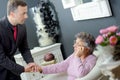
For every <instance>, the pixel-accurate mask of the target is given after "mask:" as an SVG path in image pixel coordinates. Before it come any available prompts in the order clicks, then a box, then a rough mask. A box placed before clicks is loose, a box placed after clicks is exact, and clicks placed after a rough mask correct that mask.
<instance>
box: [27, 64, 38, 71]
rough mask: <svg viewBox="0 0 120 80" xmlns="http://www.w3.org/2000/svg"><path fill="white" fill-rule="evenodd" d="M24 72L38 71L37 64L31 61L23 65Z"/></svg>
mask: <svg viewBox="0 0 120 80" xmlns="http://www.w3.org/2000/svg"><path fill="white" fill-rule="evenodd" d="M25 72H39V66H38V65H37V64H36V63H34V62H32V63H29V64H28V65H27V66H26V67H25Z"/></svg>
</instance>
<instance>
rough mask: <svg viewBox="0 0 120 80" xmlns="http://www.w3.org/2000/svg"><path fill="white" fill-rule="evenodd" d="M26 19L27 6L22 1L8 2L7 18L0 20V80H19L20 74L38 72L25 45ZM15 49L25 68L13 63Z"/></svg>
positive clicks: (10, 0) (12, 0)
mask: <svg viewBox="0 0 120 80" xmlns="http://www.w3.org/2000/svg"><path fill="white" fill-rule="evenodd" d="M27 18H28V16H27V4H26V3H25V2H24V1H22V0H8V4H7V16H6V17H4V18H2V19H1V20H0V80H20V74H21V73H22V72H31V71H38V70H39V69H38V66H37V65H36V64H35V63H34V61H33V58H32V56H31V53H30V49H29V48H28V44H27V35H26V28H25V25H24V22H25V20H26V19H27ZM14 29H15V30H14ZM17 49H19V51H20V52H21V54H22V56H23V58H24V60H25V61H26V62H27V63H28V65H27V66H26V67H24V66H21V65H19V64H17V63H15V60H14V54H15V52H16V50H17Z"/></svg>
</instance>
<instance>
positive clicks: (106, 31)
mask: <svg viewBox="0 0 120 80" xmlns="http://www.w3.org/2000/svg"><path fill="white" fill-rule="evenodd" d="M100 33H101V34H106V33H108V30H107V29H101V30H100Z"/></svg>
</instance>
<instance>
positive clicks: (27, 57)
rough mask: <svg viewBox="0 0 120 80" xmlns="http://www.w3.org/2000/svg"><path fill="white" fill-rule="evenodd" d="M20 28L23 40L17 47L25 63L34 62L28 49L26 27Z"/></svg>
mask: <svg viewBox="0 0 120 80" xmlns="http://www.w3.org/2000/svg"><path fill="white" fill-rule="evenodd" d="M21 28H22V35H23V37H22V38H23V39H22V43H21V44H20V46H19V51H20V52H21V54H22V56H23V58H24V60H25V61H26V63H30V62H34V60H33V58H32V55H31V52H30V49H29V47H28V42H27V32H26V27H25V26H21Z"/></svg>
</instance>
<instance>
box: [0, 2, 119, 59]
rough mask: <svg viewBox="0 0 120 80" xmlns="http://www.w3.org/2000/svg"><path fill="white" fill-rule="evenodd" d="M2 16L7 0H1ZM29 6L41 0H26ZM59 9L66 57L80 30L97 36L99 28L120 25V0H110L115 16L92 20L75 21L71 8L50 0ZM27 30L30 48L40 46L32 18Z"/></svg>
mask: <svg viewBox="0 0 120 80" xmlns="http://www.w3.org/2000/svg"><path fill="white" fill-rule="evenodd" d="M0 1H2V3H0V18H1V17H2V16H4V14H6V3H7V0H0ZM26 1H27V3H28V7H29V8H30V7H32V6H35V5H36V4H37V2H38V1H39V0H26ZM50 1H51V2H52V3H53V4H54V6H55V9H56V11H57V15H58V18H59V24H60V30H61V32H60V36H61V39H60V40H61V42H62V52H63V55H64V57H65V58H66V57H67V56H69V55H70V54H72V52H73V46H72V45H73V41H74V39H75V38H74V35H75V34H76V33H78V32H80V31H85V32H88V33H91V34H93V35H94V36H95V37H96V36H97V35H98V34H99V29H101V28H105V27H108V26H110V25H118V26H119V25H120V22H119V21H120V15H119V14H120V5H119V4H120V0H109V1H110V5H111V9H112V12H113V16H111V17H107V18H99V19H92V20H84V21H73V19H72V15H71V12H70V9H63V5H62V2H61V0H50ZM26 25H27V32H28V42H29V46H30V48H33V47H35V46H38V42H37V37H36V32H35V31H36V28H35V25H34V23H33V21H32V19H31V18H30V14H29V18H28V19H27V21H26Z"/></svg>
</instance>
